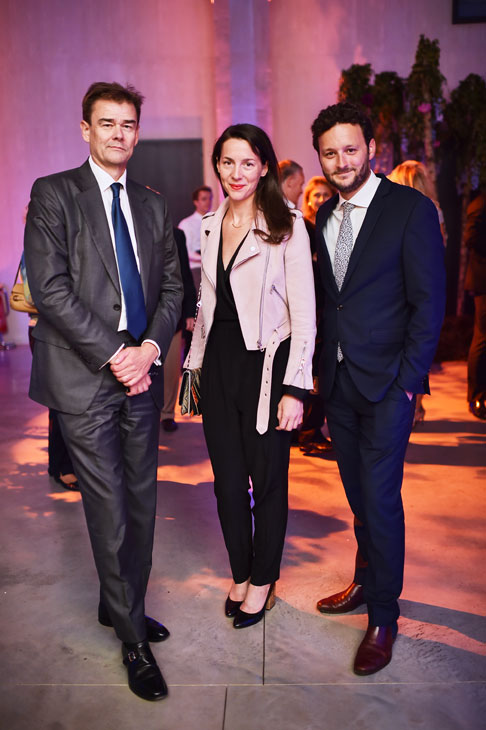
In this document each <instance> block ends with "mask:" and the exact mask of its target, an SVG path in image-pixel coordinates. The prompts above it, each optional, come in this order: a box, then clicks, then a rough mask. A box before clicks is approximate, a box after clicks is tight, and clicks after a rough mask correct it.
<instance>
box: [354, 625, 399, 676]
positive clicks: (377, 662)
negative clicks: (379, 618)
mask: <svg viewBox="0 0 486 730" xmlns="http://www.w3.org/2000/svg"><path fill="white" fill-rule="evenodd" d="M397 631H398V628H397V624H396V623H394V624H392V625H391V626H368V629H367V631H366V634H365V637H364V639H363V641H362V642H361V644H360V645H359V649H358V651H357V653H356V658H355V660H354V667H353V669H354V673H355V674H359V675H360V676H365V675H367V674H374V673H375V672H379V671H380V669H383V667H386V665H387V664H389V663H390V660H391V658H392V647H393V642H394V641H395V638H396V635H397Z"/></svg>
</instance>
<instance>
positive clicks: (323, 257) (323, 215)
mask: <svg viewBox="0 0 486 730" xmlns="http://www.w3.org/2000/svg"><path fill="white" fill-rule="evenodd" d="M338 201H339V196H338V195H335V196H334V197H333V198H331V200H330V201H329V203H325V204H324V205H323V206H322V208H320V210H319V211H318V213H317V220H316V236H317V241H316V249H317V259H318V262H320V263H319V268H320V271H321V276H322V279H323V283H324V285H325V283H326V282H328V283H329V284H330V286H331V288H332V289H333V291H334V293H335V294H338V293H339V289H338V288H337V284H336V279H335V278H334V272H333V270H332V262H331V258H330V256H329V250H328V248H327V243H326V239H325V238H324V227H325V225H326V223H327V221H328V219H329V216H330V215H332V212H333V210H334V209H335V207H336V205H337V204H338ZM319 213H320V215H319Z"/></svg>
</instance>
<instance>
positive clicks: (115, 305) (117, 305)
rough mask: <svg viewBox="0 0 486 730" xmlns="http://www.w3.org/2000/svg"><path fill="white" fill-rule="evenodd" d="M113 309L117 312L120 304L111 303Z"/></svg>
mask: <svg viewBox="0 0 486 730" xmlns="http://www.w3.org/2000/svg"><path fill="white" fill-rule="evenodd" d="M113 309H114V310H115V312H119V311H120V309H121V307H120V305H119V304H114V305H113Z"/></svg>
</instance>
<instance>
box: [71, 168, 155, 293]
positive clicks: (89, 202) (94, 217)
mask: <svg viewBox="0 0 486 730" xmlns="http://www.w3.org/2000/svg"><path fill="white" fill-rule="evenodd" d="M74 177H75V181H76V184H77V185H78V187H79V189H80V192H79V194H78V195H77V201H78V204H79V207H80V209H81V211H82V213H83V216H84V218H85V220H86V224H87V226H88V228H89V231H90V234H91V237H92V239H93V242H94V245H95V246H96V249H97V250H98V253H99V255H100V258H101V260H102V262H103V265H104V267H105V268H106V271H107V272H108V275H109V277H110V279H111V281H112V282H113V285H114V286H115V288H116V290H117V291H118V292H120V281H119V277H118V268H117V264H116V258H115V252H114V250H113V243H112V240H111V235H110V229H109V227H108V221H107V220H106V213H105V208H104V205H103V200H102V197H101V192H100V188H99V185H98V183H97V181H96V178H95V176H94V175H93V173H92V171H91V168H90V165H89V162H88V160H86V162H85V163H84V164H83V165H81V167H79V168H77V170H75V175H74ZM126 184H127V195H128V199H129V201H130V210H131V212H132V218H133V225H134V228H135V235H136V237H137V243H138V257H139V261H140V276H141V279H142V287H143V290H144V293H145V294H146V291H147V284H148V278H149V273H150V259H151V254H152V246H153V237H152V236H151V229H150V221H151V218H152V217H151V211H150V209H149V207H148V206H147V204H146V203H147V199H148V195H147V193H146V190H145V188H143V187H142V186H139V185H136V184H134V183H133V182H132V181H131V180H129V179H127V181H126Z"/></svg>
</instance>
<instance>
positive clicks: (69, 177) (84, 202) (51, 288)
mask: <svg viewBox="0 0 486 730" xmlns="http://www.w3.org/2000/svg"><path fill="white" fill-rule="evenodd" d="M127 194H128V198H129V201H130V210H131V212H132V218H133V223H134V228H135V234H136V238H137V244H138V254H139V260H140V276H141V280H142V288H143V293H144V298H145V306H146V312H147V323H148V324H147V329H146V330H145V332H144V333H143V335H142V337H141V340H144V339H150V340H154V341H155V342H157V344H158V345H159V347H160V350H161V353H162V357H165V355H166V353H167V351H168V349H169V345H170V342H171V339H172V336H173V334H174V331H175V328H176V324H177V321H178V319H179V317H180V308H181V300H182V284H181V279H180V273H179V258H178V255H177V249H176V246H175V243H174V237H173V233H172V223H171V221H170V217H169V215H168V211H167V205H166V202H165V200H164V198H163V197H162V196H161V195H158V193H155V192H154V191H152V190H150V189H147V188H145V187H143V186H142V185H139V184H138V183H135V182H133V181H131V180H127ZM24 249H25V260H26V265H27V272H28V277H29V285H30V288H31V291H32V296H33V298H34V301H35V303H36V306H37V309H38V310H39V319H38V323H37V324H36V326H35V328H34V332H33V335H34V338H35V340H36V345H35V348H34V357H33V363H32V374H31V382H30V391H29V395H30V397H31V398H32V399H33V400H36V401H38V402H39V403H42V404H43V405H46V406H48V407H49V408H54V409H56V410H59V411H63V412H65V413H72V414H80V413H84V412H85V411H86V410H87V408H88V407H89V405H90V404H91V402H92V400H93V398H94V396H95V395H96V393H97V391H98V389H99V387H100V384H101V381H102V379H103V376H104V368H103V367H102V366H103V365H104V364H105V363H106V362H107V361H108V360H109V359H110V358H111V357H112V355H113V354H114V353H115V352H116V351H117V349H118V348H119V347H120V345H121V344H122V343H123V342H128V339H127V337H126V333H125V335H124V334H123V333H121V332H118V331H117V330H118V323H119V319H120V309H121V293H120V283H119V278H118V270H117V264H116V258H115V253H114V249H113V244H112V240H111V236H110V230H109V228H108V222H107V219H106V213H105V209H104V207H103V201H102V197H101V192H100V189H99V186H98V183H97V182H96V178H95V177H94V175H93V173H92V172H91V168H90V166H89V163H88V162H85V164H84V165H82V166H81V167H79V168H76V169H74V170H67V171H65V172H60V173H57V174H55V175H49V176H48V177H45V178H40V179H38V180H36V182H35V183H34V186H33V188H32V194H31V201H30V204H29V212H28V216H27V223H26V227H25V241H24ZM105 367H108V366H105ZM161 370H162V369H161V368H157V367H155V366H153V367H152V369H151V371H150V372H151V377H152V386H151V388H150V390H151V392H152V395H153V397H154V400H155V401H156V403H157V405H158V406H161V405H162V402H163V380H162V373H161Z"/></svg>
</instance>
